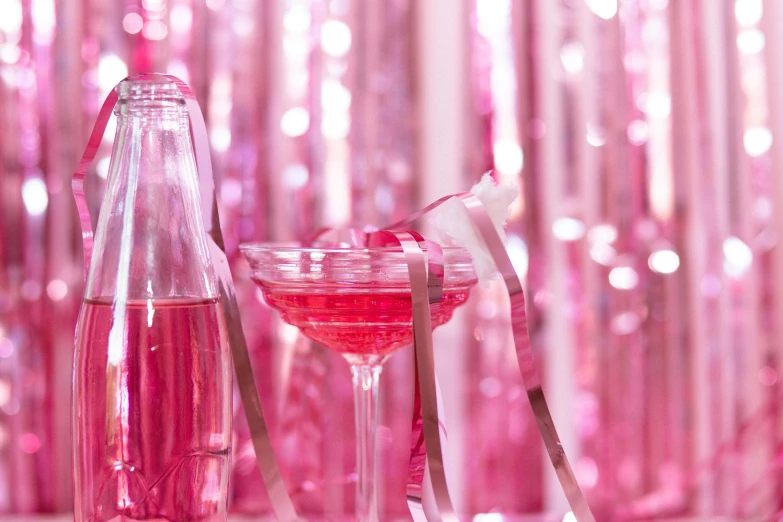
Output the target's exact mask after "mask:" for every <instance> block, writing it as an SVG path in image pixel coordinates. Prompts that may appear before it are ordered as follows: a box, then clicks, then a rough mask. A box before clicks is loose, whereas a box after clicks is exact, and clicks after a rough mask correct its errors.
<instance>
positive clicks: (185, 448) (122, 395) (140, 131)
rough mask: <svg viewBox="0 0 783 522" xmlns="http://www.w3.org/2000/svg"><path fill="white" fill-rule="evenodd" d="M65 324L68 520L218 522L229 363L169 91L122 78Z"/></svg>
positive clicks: (186, 138) (181, 114) (226, 452)
mask: <svg viewBox="0 0 783 522" xmlns="http://www.w3.org/2000/svg"><path fill="white" fill-rule="evenodd" d="M117 93H118V95H119V101H118V103H117V105H116V107H115V114H116V115H117V120H118V123H117V133H116V136H115V141H114V147H113V150H112V157H111V163H110V166H109V175H108V180H107V188H106V194H105V196H104V198H103V202H102V204H101V208H100V213H99V216H98V223H97V228H96V231H95V243H94V249H93V253H92V257H91V261H90V266H89V271H88V276H87V282H86V285H85V294H84V301H83V304H82V309H81V313H80V316H79V321H78V323H77V328H76V344H75V351H74V357H75V359H74V374H73V435H74V437H73V439H74V478H75V483H74V486H75V487H74V507H75V520H76V522H108V521H110V520H153V519H154V520H170V521H177V522H179V521H185V520H187V521H193V520H207V521H210V522H212V521H214V522H224V521H225V520H226V514H227V508H228V490H229V487H228V480H229V474H230V467H231V463H230V459H231V441H232V432H231V418H232V405H231V394H232V373H231V359H230V357H231V355H230V353H229V344H228V341H227V336H226V329H225V325H224V323H223V314H222V311H221V308H220V306H221V305H220V302H219V300H218V292H217V284H216V278H215V274H214V271H213V267H212V263H211V259H210V255H209V250H208V247H207V237H206V233H205V227H204V223H203V217H202V216H203V214H202V211H201V197H200V196H201V194H200V190H199V183H198V176H197V173H196V166H195V157H194V154H193V149H192V144H191V139H190V131H189V126H188V117H187V112H186V108H185V104H184V101H183V100H182V97H181V94H180V93H179V91H178V90H177V89H176V87H175V86H174V85H173V84H171V83H170V82H167V81H160V80H156V79H153V80H147V79H138V80H134V79H131V80H126V81H125V82H123V83H122V84H120V86H119V87H118V88H117Z"/></svg>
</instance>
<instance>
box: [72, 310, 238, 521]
mask: <svg viewBox="0 0 783 522" xmlns="http://www.w3.org/2000/svg"><path fill="white" fill-rule="evenodd" d="M118 315H123V317H118ZM221 330H222V324H221V316H220V310H219V305H218V303H217V301H216V300H214V299H198V300H197V299H188V298H182V299H167V300H165V301H153V300H149V301H138V302H129V303H128V304H127V305H126V306H125V309H124V313H123V314H117V312H116V309H115V308H114V307H113V306H112V303H111V301H108V300H104V301H101V300H85V302H84V304H83V306H82V312H81V316H80V320H79V330H78V332H77V339H76V352H75V357H76V359H75V366H74V369H75V370H74V444H75V470H74V473H75V489H76V506H75V507H76V518H75V519H76V521H77V522H79V521H84V522H87V521H90V522H99V521H100V522H107V521H109V520H112V519H116V518H117V517H119V519H122V520H150V519H166V520H172V521H184V520H210V521H213V520H214V521H224V520H225V519H226V512H227V508H228V506H227V503H228V496H227V491H228V477H229V472H230V453H231V399H230V397H231V365H230V354H229V353H228V345H227V343H225V342H222V341H221Z"/></svg>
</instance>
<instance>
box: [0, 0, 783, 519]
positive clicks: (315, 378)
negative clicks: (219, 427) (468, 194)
mask: <svg viewBox="0 0 783 522" xmlns="http://www.w3.org/2000/svg"><path fill="white" fill-rule="evenodd" d="M781 34H783V5H781V4H780V3H779V2H778V0H715V1H713V0H426V1H421V2H414V1H411V0H363V1H362V0H265V1H252V0H2V1H1V2H0V176H1V177H0V180H2V185H0V190H1V196H2V205H0V513H2V512H8V513H32V512H67V511H68V510H69V508H70V504H71V491H70V485H69V484H70V476H71V469H70V458H71V455H70V440H69V438H70V435H69V434H70V419H71V411H70V370H71V350H72V339H73V325H74V323H75V318H76V314H77V312H78V306H79V303H80V297H81V285H82V280H81V278H82V266H81V263H82V258H81V248H80V238H79V235H78V226H77V220H76V213H75V209H74V205H73V203H72V198H71V194H70V176H71V174H72V171H73V169H74V167H75V165H76V162H77V161H78V158H79V156H80V154H81V152H82V147H83V146H84V143H85V140H86V135H87V133H88V131H89V130H90V128H91V124H92V122H93V120H94V118H95V115H96V111H97V109H98V106H99V103H100V102H101V101H102V98H103V96H105V94H106V92H107V91H108V89H110V88H111V87H112V86H113V85H114V84H115V83H116V82H117V81H119V80H120V79H122V78H123V77H124V76H126V75H127V74H133V73H138V72H142V71H162V72H170V73H173V74H175V75H178V76H180V77H181V78H183V79H184V80H186V81H187V82H189V83H190V85H192V86H193V88H194V89H195V91H196V92H197V93H198V95H199V97H200V99H201V103H202V107H203V108H204V110H205V112H206V118H207V122H208V126H209V132H210V140H211V145H212V149H213V160H214V162H215V170H216V173H217V175H218V176H219V177H220V179H221V199H222V203H223V207H224V208H225V209H226V216H225V217H224V226H225V228H226V230H225V236H226V242H227V247H228V250H229V256H230V258H231V259H232V263H233V265H234V273H235V277H236V279H237V286H238V292H239V298H240V305H241V307H242V311H243V315H244V318H245V324H246V325H249V326H250V331H249V332H248V337H249V340H250V343H251V346H252V349H253V357H254V362H255V365H256V372H257V376H258V379H259V385H260V389H261V393H262V399H263V401H264V404H265V406H266V409H267V411H268V412H269V415H270V421H271V423H272V425H273V430H274V437H275V444H276V446H277V447H278V452H279V453H280V458H281V461H282V465H283V471H284V474H285V476H286V481H287V483H288V485H289V489H290V490H291V491H292V493H293V495H294V498H295V500H296V502H297V503H298V505H299V507H300V509H301V510H302V511H303V512H305V513H313V514H320V515H327V516H331V517H338V516H340V515H343V514H345V513H349V512H350V510H351V509H352V505H353V499H352V495H353V487H352V480H353V476H352V473H353V466H354V463H353V458H354V456H353V436H354V435H353V431H352V427H351V422H352V409H351V408H352V406H351V399H350V386H349V375H348V370H347V368H346V367H345V366H344V365H343V364H342V360H341V359H340V358H339V356H336V355H335V354H333V353H331V352H328V351H326V350H325V349H323V348H322V347H320V346H315V345H313V344H311V343H310V342H308V341H306V340H304V339H303V338H301V337H300V336H299V335H298V334H297V332H296V330H295V329H292V328H291V327H288V326H286V325H283V324H282V323H281V322H280V321H279V320H278V319H277V316H276V315H275V314H274V313H273V312H271V311H270V310H269V309H268V308H267V307H266V306H265V305H264V304H263V302H262V301H261V300H260V297H259V294H258V293H257V291H256V289H255V288H254V287H253V285H252V284H251V283H250V281H249V279H248V275H247V267H246V266H245V265H244V263H243V261H242V259H241V257H240V256H239V255H238V253H237V246H238V244H239V243H241V242H244V241H251V240H262V239H274V240H289V239H295V238H297V237H301V236H302V235H303V234H305V233H307V232H308V231H311V230H313V229H315V228H317V227H320V226H340V225H348V224H350V225H356V226H364V225H367V224H376V225H382V224H384V223H388V222H392V221H395V220H397V219H399V218H401V217H403V216H405V215H406V214H408V213H409V212H411V211H412V210H414V209H416V208H418V207H420V206H423V205H424V204H426V203H428V202H429V201H431V200H433V199H435V198H437V197H440V196H442V195H445V194H447V193H450V192H455V191H459V190H464V189H467V188H469V187H470V185H472V184H473V183H474V182H475V181H477V180H478V178H479V176H480V175H481V173H482V172H484V171H486V170H490V169H492V170H493V173H494V176H495V177H496V178H497V179H498V180H500V181H504V180H515V181H516V182H517V183H518V184H519V187H520V199H519V200H518V202H517V203H516V204H515V206H514V207H513V208H512V213H511V218H510V222H509V227H508V242H507V248H508V250H509V252H510V253H511V256H512V259H513V260H514V263H515V266H516V268H517V270H518V272H519V273H520V275H522V276H524V279H525V285H526V292H527V297H528V303H529V305H528V306H529V310H528V313H529V317H530V320H531V325H530V326H531V337H532V341H533V344H534V346H535V348H536V350H537V354H538V355H539V361H540V363H541V364H542V365H543V368H544V375H545V384H544V386H545V390H546V392H547V394H548V397H549V399H550V403H551V407H552V410H553V414H554V417H555V422H556V424H557V426H558V429H559V430H560V432H561V436H562V439H563V443H564V445H565V447H566V449H567V451H568V452H569V455H571V458H572V462H573V463H574V467H575V471H576V474H577V476H578V479H579V480H580V482H581V484H582V486H583V487H584V488H585V490H586V493H587V495H588V501H589V502H590V504H591V506H592V507H593V510H594V511H595V512H596V515H597V517H598V519H599V520H635V519H641V518H645V517H646V518H662V517H666V516H680V515H683V516H690V515H693V516H702V517H718V516H725V517H729V518H743V517H744V518H747V519H751V520H766V519H769V520H775V519H776V518H775V517H776V516H777V517H780V516H781V510H783V479H782V478H781V477H783V473H781V462H783V454H782V453H781V451H782V450H781V448H782V447H783V433H782V430H783V420H782V419H781V417H782V416H781V403H780V398H781V393H782V392H783V390H782V389H781V378H780V375H779V374H780V372H781V360H783V344H781V339H783V332H781V325H783V246H782V245H781V244H780V235H781V232H780V226H781V225H780V223H783V181H782V180H783V177H782V176H783V174H782V172H783V153H782V152H781V151H783V149H781V146H780V142H781V141H782V140H783V89H782V87H783V61H782V60H783V58H782V57H783V36H781ZM112 137H113V134H112V133H110V132H107V135H106V138H105V140H104V141H105V143H104V146H103V148H102V150H101V152H100V153H99V156H98V158H97V161H96V167H95V168H96V170H97V174H98V176H97V179H99V180H100V179H105V176H106V174H107V171H108V155H109V152H110V150H111V140H112ZM102 188H103V187H102V186H101V184H100V183H95V184H94V186H91V187H89V190H91V191H92V194H93V196H94V204H95V205H96V206H97V204H98V203H99V201H100V199H99V197H100V194H101V190H102ZM502 295H503V293H502V291H501V289H500V288H496V287H494V286H493V287H490V288H478V289H476V290H475V291H474V294H473V296H472V297H471V300H470V302H469V303H468V304H467V305H466V306H465V308H464V309H463V310H460V311H459V313H458V316H457V318H456V319H455V320H454V321H452V323H451V324H450V325H448V326H446V327H444V328H443V329H442V330H441V331H438V332H436V335H435V340H436V346H440V348H439V349H438V348H436V349H438V350H439V351H438V353H437V354H436V357H437V358H438V359H437V364H438V368H439V372H441V373H440V375H439V377H440V378H441V381H442V382H443V385H444V390H445V391H446V394H447V399H446V401H445V402H446V410H447V417H448V419H449V423H450V424H449V426H450V447H451V448H454V449H453V451H452V455H451V460H452V461H453V462H454V463H455V464H456V465H455V466H453V470H452V471H451V473H452V475H453V476H451V477H450V478H451V479H452V483H451V484H450V487H451V488H452V491H453V492H454V494H455V497H456V499H457V505H458V508H459V509H460V511H461V512H465V513H471V514H475V513H489V512H502V513H540V512H546V513H554V514H556V515H558V516H559V517H562V516H563V515H564V514H565V512H566V511H567V505H566V504H565V500H564V498H563V497H562V495H561V494H560V493H559V492H558V489H557V481H556V479H555V478H554V475H553V473H551V472H550V470H549V467H548V466H549V465H548V463H547V462H546V460H545V455H543V452H542V447H541V444H540V441H539V438H538V433H537V430H536V427H535V423H534V420H533V417H532V415H531V412H530V408H529V406H528V404H527V398H526V396H525V393H524V388H523V386H522V383H521V382H520V380H519V376H518V375H515V374H514V372H513V371H511V370H509V367H508V364H507V358H508V357H509V356H510V355H511V354H510V348H509V343H510V338H509V332H508V324H507V322H506V321H507V319H506V317H507V314H505V313H504V311H505V307H506V306H507V303H506V302H505V301H504V299H503V298H502ZM446 347H448V348H446ZM411 364H412V358H411V354H410V353H409V352H408V351H402V352H400V353H398V354H396V355H395V356H394V357H393V358H392V359H391V360H390V362H389V365H388V366H387V368H386V370H385V372H384V376H385V377H384V381H383V384H382V391H381V395H382V401H383V406H382V409H381V424H382V426H381V430H380V431H381V433H380V439H379V452H380V454H381V459H382V470H381V475H382V477H383V478H382V485H381V487H382V493H383V494H382V500H381V511H382V512H383V513H387V514H388V515H389V516H405V513H406V509H407V508H406V505H405V500H404V487H405V482H404V481H405V477H404V476H397V475H396V474H395V473H393V472H391V471H388V470H394V469H397V468H398V465H397V463H399V462H400V461H401V460H402V461H404V459H405V454H406V451H407V444H408V440H407V439H406V437H409V433H408V430H409V429H410V425H409V424H410V419H407V418H405V417H404V416H402V415H400V414H399V411H407V409H408V408H409V404H410V401H411V390H412V380H411V374H410V371H411V370H410V368H411ZM235 404H236V408H237V411H236V412H235V413H236V415H235V419H236V422H235V432H236V433H235V444H234V449H235V455H234V479H235V480H234V484H233V486H232V487H233V497H234V503H233V506H234V509H235V511H238V512H241V513H249V514H260V513H265V512H266V510H267V509H268V505H267V500H266V498H265V496H264V494H263V493H262V492H261V482H260V477H259V476H258V472H257V471H256V470H255V467H254V460H253V453H252V447H251V445H250V443H249V440H248V434H247V427H246V426H245V425H244V424H243V421H242V413H241V411H240V410H239V402H238V401H235ZM384 466H385V467H384ZM384 470H387V472H384ZM776 513H777V515H776Z"/></svg>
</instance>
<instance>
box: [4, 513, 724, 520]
mask: <svg viewBox="0 0 783 522" xmlns="http://www.w3.org/2000/svg"><path fill="white" fill-rule="evenodd" d="M308 520H312V521H313V522H320V519H308ZM349 520H352V519H345V522H348V521H349ZM398 520H399V521H400V522H404V521H405V522H410V519H409V518H408V519H405V518H402V519H398ZM464 520H465V521H468V522H560V519H558V518H556V517H552V516H546V515H529V516H521V515H509V516H503V515H498V514H497V513H492V514H490V515H476V516H474V517H472V518H465V519H464ZM655 520H656V522H736V521H735V520H734V519H728V518H669V519H655ZM72 521H73V515H70V514H62V515H0V522H72ZM149 522H153V520H150V521H149ZM165 522H167V521H165ZM229 522H274V519H273V518H270V517H247V516H238V515H237V516H230V517H229ZM324 522H326V521H325V520H324ZM329 522H341V521H337V520H335V519H329ZM383 522H397V521H394V520H391V521H390V520H385V521H383Z"/></svg>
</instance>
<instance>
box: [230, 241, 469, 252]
mask: <svg viewBox="0 0 783 522" xmlns="http://www.w3.org/2000/svg"><path fill="white" fill-rule="evenodd" d="M440 248H441V250H443V252H444V254H445V253H452V254H458V253H464V254H467V255H470V252H469V251H468V250H467V249H465V248H463V247H459V246H441V247H440ZM239 250H240V251H241V252H243V253H244V252H281V253H287V252H302V253H323V254H362V253H366V254H375V253H389V254H392V253H399V254H401V253H403V250H402V246H400V245H392V246H377V247H349V246H346V247H334V246H330V247H317V246H307V247H306V246H301V243H299V242H296V241H281V242H274V241H270V242H265V241H257V242H249V243H240V245H239ZM424 250H425V251H426V249H424Z"/></svg>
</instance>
